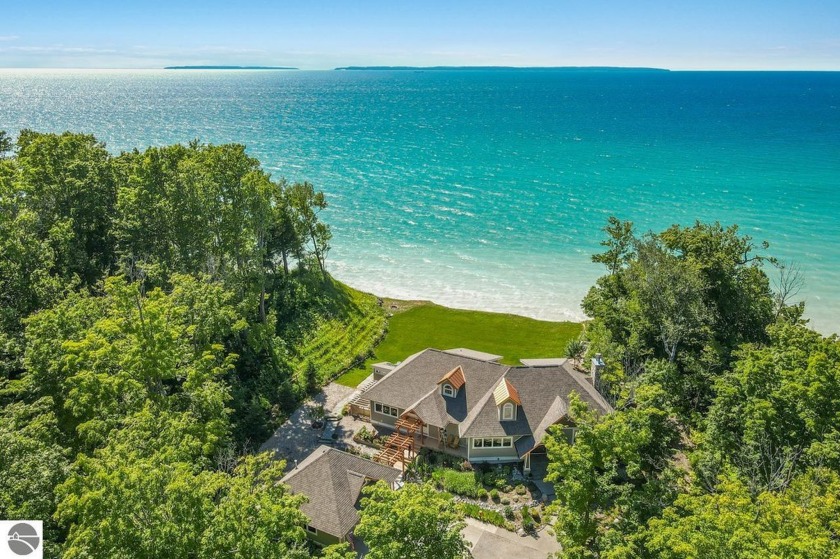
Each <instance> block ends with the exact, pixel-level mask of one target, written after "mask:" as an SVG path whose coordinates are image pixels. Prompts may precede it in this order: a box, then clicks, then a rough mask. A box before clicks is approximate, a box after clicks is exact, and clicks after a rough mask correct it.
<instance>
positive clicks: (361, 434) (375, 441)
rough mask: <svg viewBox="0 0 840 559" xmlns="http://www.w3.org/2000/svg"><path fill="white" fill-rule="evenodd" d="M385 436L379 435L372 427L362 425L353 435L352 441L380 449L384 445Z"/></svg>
mask: <svg viewBox="0 0 840 559" xmlns="http://www.w3.org/2000/svg"><path fill="white" fill-rule="evenodd" d="M385 440H386V437H383V436H382V435H379V434H378V433H377V432H376V431H375V430H374V429H368V428H367V427H365V426H362V428H361V429H359V430H358V431H357V432H356V434H355V435H353V442H355V443H358V444H362V445H365V446H369V447H371V448H375V449H377V450H381V449H382V448H383V447H384V446H385Z"/></svg>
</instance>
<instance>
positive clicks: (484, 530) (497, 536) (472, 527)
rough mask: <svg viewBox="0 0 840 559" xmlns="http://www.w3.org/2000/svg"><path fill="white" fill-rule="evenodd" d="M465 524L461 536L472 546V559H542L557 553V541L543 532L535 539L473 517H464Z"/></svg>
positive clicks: (558, 549) (558, 547)
mask: <svg viewBox="0 0 840 559" xmlns="http://www.w3.org/2000/svg"><path fill="white" fill-rule="evenodd" d="M466 523H467V527H466V528H464V530H463V534H464V538H466V539H467V541H469V542H471V543H472V548H471V551H472V554H473V557H474V558H475V559H545V558H546V557H548V555H549V554H550V553H556V552H558V551H560V544H559V543H557V539H556V538H555V537H554V536H552V535H551V534H549V533H548V532H547V531H546V530H545V529H543V530H542V531H540V532H539V533H538V534H537V536H536V537H534V536H524V537H523V536H520V535H518V534H514V533H513V532H508V531H507V530H505V529H504V528H498V527H496V526H493V525H491V524H486V523H484V522H479V521H478V520H475V519H474V518H467V519H466Z"/></svg>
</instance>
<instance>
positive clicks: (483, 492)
mask: <svg viewBox="0 0 840 559" xmlns="http://www.w3.org/2000/svg"><path fill="white" fill-rule="evenodd" d="M478 498H479V499H481V500H482V501H486V500H487V490H486V489H484V488H483V487H479V488H478Z"/></svg>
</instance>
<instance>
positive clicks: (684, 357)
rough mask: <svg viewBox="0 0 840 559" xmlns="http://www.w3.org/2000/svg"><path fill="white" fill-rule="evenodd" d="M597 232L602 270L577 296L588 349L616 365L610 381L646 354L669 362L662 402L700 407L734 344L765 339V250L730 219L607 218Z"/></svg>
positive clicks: (628, 372) (688, 410) (641, 366)
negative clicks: (639, 224)
mask: <svg viewBox="0 0 840 559" xmlns="http://www.w3.org/2000/svg"><path fill="white" fill-rule="evenodd" d="M605 231H606V232H607V235H608V240H607V241H605V242H604V243H603V244H605V246H608V248H609V250H608V252H607V253H606V254H605V255H598V256H596V257H595V258H594V259H595V260H596V261H597V262H603V263H605V264H606V265H607V269H608V274H607V275H605V276H602V277H601V278H599V279H598V281H597V283H596V285H595V286H594V287H593V288H592V289H590V291H589V293H588V294H587V295H586V297H585V298H584V300H583V305H582V306H583V309H584V311H585V312H586V313H587V314H588V315H589V316H591V317H592V318H593V324H592V327H591V328H588V329H587V334H589V341H590V345H589V352H590V354H593V353H595V352H598V353H602V354H604V356H605V358H606V359H607V361H608V363H611V364H613V365H612V366H613V367H615V366H617V365H619V364H620V366H621V368H622V369H623V372H622V373H621V374H616V373H615V372H612V371H611V372H610V374H611V375H612V377H613V379H614V380H618V381H619V382H621V381H623V380H624V379H627V378H632V377H635V376H636V375H638V374H640V373H642V372H644V371H645V369H646V362H647V361H648V360H649V359H651V358H659V359H665V360H666V361H668V362H669V363H673V364H674V365H675V367H676V370H677V372H678V377H679V382H678V383H676V384H675V385H668V386H666V390H667V391H668V393H669V394H670V395H671V396H672V398H671V405H672V406H673V407H674V408H675V409H677V410H678V411H680V412H682V413H683V414H684V415H685V416H686V417H689V416H691V415H692V414H696V413H703V412H704V411H705V410H706V408H707V407H708V406H709V404H710V403H711V400H712V398H713V396H714V394H713V390H712V385H713V382H714V379H715V378H716V377H717V376H719V375H720V374H721V373H722V372H723V371H725V370H726V369H727V368H728V367H729V365H730V364H731V362H732V354H733V351H734V350H735V349H736V348H737V347H738V346H739V345H741V344H743V343H748V342H764V341H766V333H765V329H766V327H767V326H768V325H769V324H771V323H772V322H773V320H774V317H775V314H774V295H773V293H772V292H771V290H770V283H769V279H768V278H767V275H766V274H765V273H764V271H763V270H762V268H761V266H762V264H763V262H764V261H765V260H766V259H765V258H764V257H762V256H757V255H755V253H754V251H755V249H756V247H755V245H754V244H753V242H752V239H751V238H750V237H749V236H744V235H740V234H739V232H738V228H737V226H732V227H728V228H724V227H722V226H721V225H720V224H718V223H715V224H702V223H699V222H698V223H696V224H695V225H694V226H692V227H685V228H683V227H679V226H673V227H671V228H669V229H668V230H666V231H664V232H662V233H659V234H654V233H649V234H647V235H645V236H642V237H638V236H636V234H635V233H634V232H633V229H632V225H631V224H629V223H627V222H624V223H622V222H619V221H618V220H616V219H615V218H612V219H611V220H610V224H609V225H608V226H607V228H606V229H605ZM762 247H763V248H767V246H766V244H765V245H762ZM590 332H591V334H590ZM610 385H611V388H612V389H613V391H614V392H616V393H620V392H621V386H615V385H614V382H613V383H610Z"/></svg>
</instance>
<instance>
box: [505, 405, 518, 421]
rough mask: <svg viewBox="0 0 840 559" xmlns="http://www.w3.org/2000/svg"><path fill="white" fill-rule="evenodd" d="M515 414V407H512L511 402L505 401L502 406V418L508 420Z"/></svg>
mask: <svg viewBox="0 0 840 559" xmlns="http://www.w3.org/2000/svg"><path fill="white" fill-rule="evenodd" d="M515 416H516V408H514V407H513V404H511V403H510V402H507V403H505V405H504V406H502V420H503V421H510V420H512V419H514V417H515Z"/></svg>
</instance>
